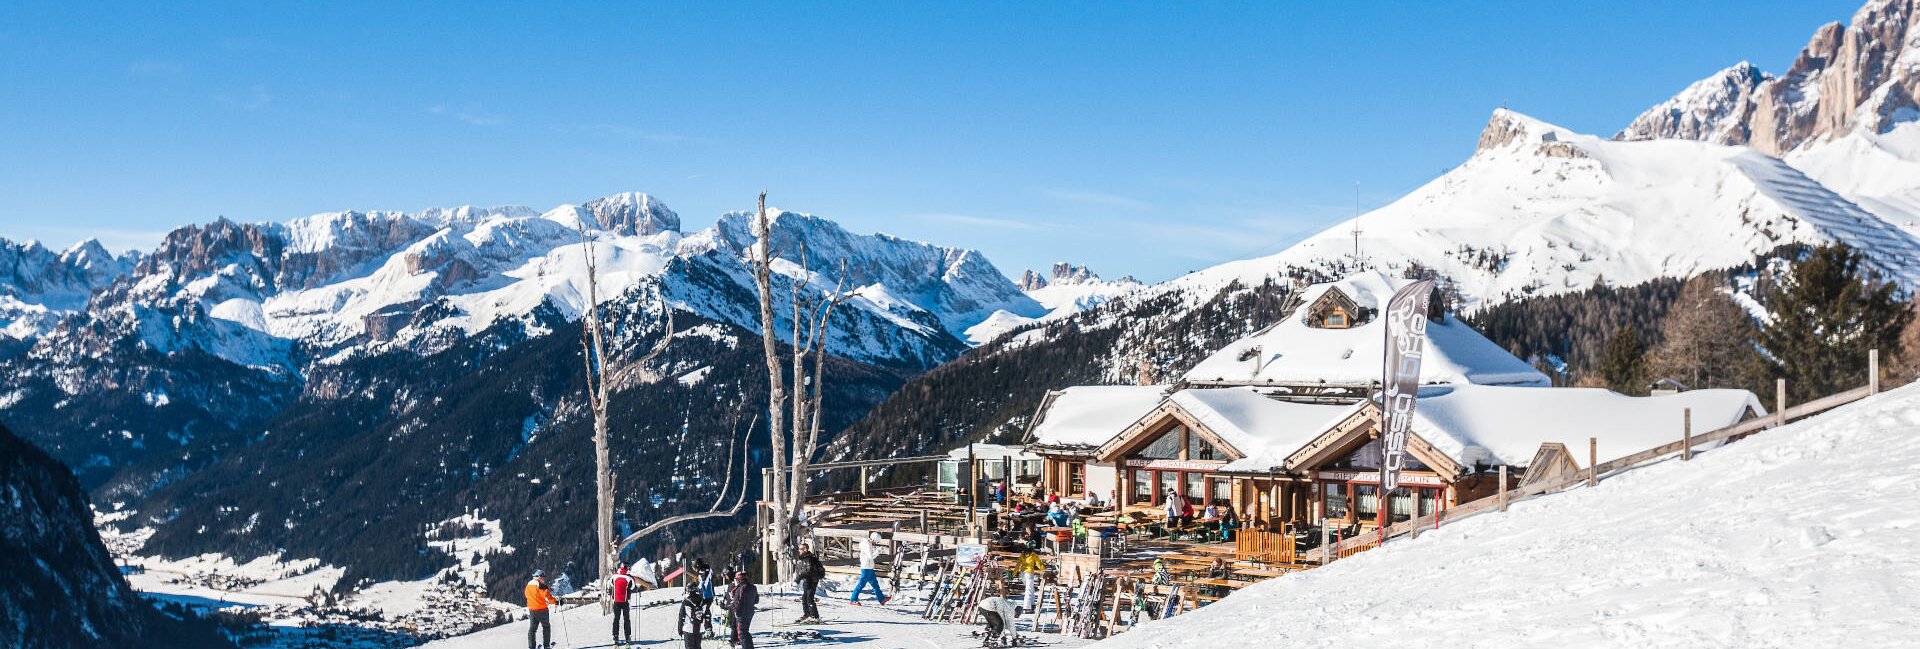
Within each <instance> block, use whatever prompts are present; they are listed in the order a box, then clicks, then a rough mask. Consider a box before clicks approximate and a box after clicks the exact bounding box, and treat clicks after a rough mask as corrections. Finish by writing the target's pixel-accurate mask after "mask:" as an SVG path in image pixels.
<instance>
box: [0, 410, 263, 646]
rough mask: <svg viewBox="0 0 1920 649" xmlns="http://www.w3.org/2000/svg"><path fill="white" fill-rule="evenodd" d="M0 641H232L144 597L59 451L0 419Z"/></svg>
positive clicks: (173, 643)
mask: <svg viewBox="0 0 1920 649" xmlns="http://www.w3.org/2000/svg"><path fill="white" fill-rule="evenodd" d="M0 501H3V502H5V503H7V509H6V512H7V515H6V516H5V517H0V574H5V575H6V576H7V578H6V579H0V645H5V646H7V647H14V648H21V649H26V648H38V647H48V648H64V647H210V648H211V647H222V646H231V645H230V644H229V643H227V642H226V641H225V640H224V639H222V638H220V637H219V636H218V635H217V633H215V632H214V631H213V630H212V628H211V627H210V626H206V625H203V624H201V623H199V622H198V621H197V620H178V619H174V618H170V617H167V616H166V615H164V614H162V613H161V612H160V611H159V610H157V609H155V608H154V607H153V606H152V605H150V604H148V603H147V602H146V601H145V600H142V599H141V598H140V596H139V595H137V594H135V593H134V591H133V589H132V588H129V587H128V586H127V582H126V579H125V578H123V577H121V575H120V570H119V568H118V567H116V566H115V565H114V563H113V558H112V557H111V556H109V555H108V554H107V549H106V547H105V546H104V545H102V544H101V542H100V534H99V532H97V531H95V530H94V527H93V511H92V509H91V508H89V507H88V504H87V495H86V493H85V492H83V491H81V490H80V485H79V483H78V482H77V481H75V480H74V478H73V474H72V473H70V472H68V471H67V468H66V467H65V466H63V465H61V464H60V463H59V462H58V461H56V460H54V459H53V458H52V457H49V456H48V455H47V454H46V453H43V452H41V451H40V449H38V448H35V447H34V446H33V445H32V444H29V443H27V442H26V441H25V440H22V439H20V438H19V437H16V436H14V434H13V432H12V431H9V430H7V428H6V427H5V426H0Z"/></svg>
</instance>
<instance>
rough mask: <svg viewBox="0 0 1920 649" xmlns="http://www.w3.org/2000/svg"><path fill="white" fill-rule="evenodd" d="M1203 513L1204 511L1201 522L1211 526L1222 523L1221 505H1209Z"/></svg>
mask: <svg viewBox="0 0 1920 649" xmlns="http://www.w3.org/2000/svg"><path fill="white" fill-rule="evenodd" d="M1201 511H1202V513H1201V514H1200V521H1201V522H1203V523H1207V524H1209V525H1211V524H1213V523H1218V522H1220V506H1219V505H1215V504H1213V503H1207V508H1206V509H1204V510H1201Z"/></svg>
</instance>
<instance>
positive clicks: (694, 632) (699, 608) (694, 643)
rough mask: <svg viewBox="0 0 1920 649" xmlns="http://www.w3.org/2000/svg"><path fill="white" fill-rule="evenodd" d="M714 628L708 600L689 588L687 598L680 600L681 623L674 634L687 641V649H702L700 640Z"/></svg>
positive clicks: (677, 624) (675, 626)
mask: <svg viewBox="0 0 1920 649" xmlns="http://www.w3.org/2000/svg"><path fill="white" fill-rule="evenodd" d="M712 627H713V613H712V612H711V611H709V610H708V609H707V598H705V597H702V596H701V595H700V589H698V588H694V587H691V586H689V587H687V596H686V597H685V598H683V599H681V600H680V621H679V622H677V623H675V624H674V627H673V630H674V633H678V634H680V637H681V638H682V639H684V640H685V641H686V643H687V649H700V639H701V638H702V637H704V635H705V631H706V630H707V629H710V628H712ZM749 644H751V643H749Z"/></svg>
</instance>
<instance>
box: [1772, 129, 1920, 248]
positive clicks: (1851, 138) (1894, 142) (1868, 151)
mask: <svg viewBox="0 0 1920 649" xmlns="http://www.w3.org/2000/svg"><path fill="white" fill-rule="evenodd" d="M1916 119H1920V115H1916ZM1786 161H1787V164H1790V165H1793V167H1794V168H1796V169H1799V170H1800V171H1801V172H1803V173H1805V174H1806V175H1807V177H1809V178H1812V179H1814V180H1817V181H1819V182H1820V183H1821V184H1823V185H1826V186H1827V187H1830V188H1832V189H1833V190H1834V191H1837V192H1840V193H1841V194H1842V195H1845V196H1846V197H1847V198H1849V199H1852V200H1853V201H1854V202H1855V203H1857V204H1859V205H1860V207H1862V208H1865V209H1866V210H1867V211H1869V212H1872V213H1874V214H1875V215H1877V216H1879V217H1880V218H1881V219H1882V220H1885V221H1887V222H1888V223H1891V224H1893V225H1895V226H1897V227H1899V228H1901V229H1904V230H1906V231H1907V232H1909V233H1914V234H1916V235H1920V121H1908V122H1905V123H1901V124H1898V125H1896V126H1894V127H1893V128H1892V129H1891V130H1889V131H1887V132H1885V133H1874V132H1870V131H1865V130H1859V131H1854V132H1852V133H1848V134H1846V135H1845V136H1842V137H1839V138H1835V139H1833V140H1831V141H1823V142H1816V143H1812V144H1809V145H1807V146H1805V147H1802V148H1800V149H1797V150H1795V151H1793V152H1791V153H1788V154H1787V156H1786Z"/></svg>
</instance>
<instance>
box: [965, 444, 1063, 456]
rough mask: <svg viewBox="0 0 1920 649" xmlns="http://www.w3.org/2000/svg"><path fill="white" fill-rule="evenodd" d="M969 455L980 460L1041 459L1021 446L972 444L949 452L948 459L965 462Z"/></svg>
mask: <svg viewBox="0 0 1920 649" xmlns="http://www.w3.org/2000/svg"><path fill="white" fill-rule="evenodd" d="M968 453H972V454H973V457H974V458H975V459H980V460H1006V459H1013V460H1038V459H1040V456H1038V455H1034V454H1032V453H1028V452H1027V449H1025V448H1022V447H1019V446H1006V445H1003V444H971V445H968V446H962V447H959V448H956V449H953V450H951V451H947V458H948V459H953V460H964V459H967V454H968Z"/></svg>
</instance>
